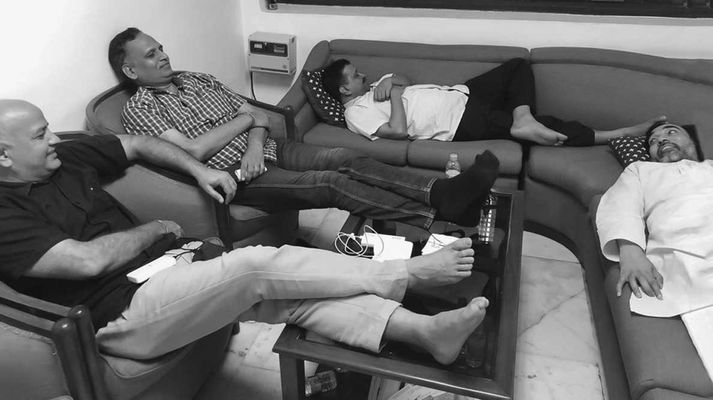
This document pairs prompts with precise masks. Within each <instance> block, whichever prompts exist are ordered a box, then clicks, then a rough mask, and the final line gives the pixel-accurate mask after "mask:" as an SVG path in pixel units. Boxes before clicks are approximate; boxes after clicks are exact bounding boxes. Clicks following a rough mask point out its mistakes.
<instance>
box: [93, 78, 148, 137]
mask: <svg viewBox="0 0 713 400" xmlns="http://www.w3.org/2000/svg"><path fill="white" fill-rule="evenodd" d="M135 92H136V88H135V87H133V86H130V85H126V84H124V85H117V86H114V87H112V88H110V89H107V90H106V91H104V92H102V93H101V94H99V95H98V96H97V97H95V98H93V99H92V101H90V102H89V104H87V108H86V116H87V129H89V130H91V131H93V132H96V133H101V134H103V135H109V134H112V135H118V134H125V133H126V130H125V129H124V125H123V124H122V123H121V111H122V110H123V109H124V104H126V102H127V101H128V100H129V98H131V96H133V95H134V93H135Z"/></svg>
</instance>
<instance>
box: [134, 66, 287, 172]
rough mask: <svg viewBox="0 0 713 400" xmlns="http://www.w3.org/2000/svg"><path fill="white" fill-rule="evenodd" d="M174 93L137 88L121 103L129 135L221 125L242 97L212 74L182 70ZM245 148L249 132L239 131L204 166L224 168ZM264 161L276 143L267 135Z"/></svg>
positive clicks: (192, 132)
mask: <svg viewBox="0 0 713 400" xmlns="http://www.w3.org/2000/svg"><path fill="white" fill-rule="evenodd" d="M173 82H174V84H176V86H177V87H178V94H177V95H174V94H171V93H169V92H167V91H165V90H160V89H155V88H149V87H143V86H142V87H139V89H138V90H137V91H136V93H135V94H134V95H133V96H132V97H131V98H130V99H129V101H128V102H127V103H126V105H125V106H124V112H123V113H122V115H121V122H122V123H123V124H124V128H125V129H126V131H127V132H128V133H130V134H132V135H149V136H156V137H158V136H160V135H161V134H162V133H164V132H165V131H167V130H169V129H176V130H178V131H179V132H181V133H183V134H184V135H186V136H187V137H188V138H190V139H195V138H197V137H198V136H200V135H202V134H204V133H206V132H208V131H209V130H211V129H213V128H215V127H216V126H220V125H222V124H224V123H226V122H228V121H230V120H232V119H233V118H235V117H236V116H237V115H238V110H239V109H240V107H241V106H242V105H243V104H245V100H244V99H243V98H242V97H240V95H238V94H237V93H235V92H233V91H232V90H230V89H228V88H227V87H226V86H225V85H223V84H222V83H220V82H219V81H218V80H217V79H215V78H214V77H213V76H211V75H208V74H201V73H197V72H182V73H180V74H178V75H176V77H174V78H173ZM247 148H248V132H242V133H241V134H239V135H237V136H236V137H235V138H233V140H231V141H230V142H229V143H228V144H227V145H226V146H225V147H223V148H222V149H221V150H220V151H219V152H217V153H216V154H215V155H214V156H213V157H211V158H210V159H209V160H208V161H207V162H206V165H207V166H209V167H211V168H216V169H223V168H227V167H229V166H231V165H233V164H235V163H237V162H238V161H240V160H241V159H242V157H243V154H244V153H245V151H246V150H247ZM263 152H264V154H265V161H272V162H276V161H277V145H276V143H275V141H274V140H272V139H270V138H268V139H267V140H265V145H264V146H263Z"/></svg>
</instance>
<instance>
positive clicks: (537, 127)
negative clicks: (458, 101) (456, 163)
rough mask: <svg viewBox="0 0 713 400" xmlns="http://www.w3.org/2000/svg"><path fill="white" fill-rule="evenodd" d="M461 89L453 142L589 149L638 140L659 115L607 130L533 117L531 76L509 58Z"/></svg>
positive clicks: (522, 61) (520, 62) (529, 70)
mask: <svg viewBox="0 0 713 400" xmlns="http://www.w3.org/2000/svg"><path fill="white" fill-rule="evenodd" d="M466 85H467V86H468V88H469V89H470V92H471V96H470V98H469V99H468V103H467V105H466V111H465V113H464V115H463V119H462V120H461V124H460V125H459V127H458V131H457V132H456V136H455V138H454V140H478V139H489V138H508V137H512V138H516V139H520V140H525V141H529V142H534V143H537V144H542V145H555V146H556V145H562V144H565V145H568V146H589V145H593V144H603V143H606V142H607V141H608V140H609V139H612V138H615V137H620V136H640V135H643V134H644V133H645V132H646V129H648V127H649V126H651V124H653V123H654V122H656V121H659V120H663V119H665V117H663V116H659V117H655V118H652V119H650V120H647V121H644V122H642V123H639V124H636V125H631V126H627V127H623V128H618V129H612V130H595V129H593V128H590V127H588V126H586V125H583V124H582V123H580V122H577V121H564V120H561V119H559V118H557V117H553V116H544V115H537V114H536V112H535V110H534V106H535V78H534V75H533V73H532V68H531V67H530V64H529V63H528V62H527V60H525V59H522V58H514V59H511V60H508V61H506V62H504V63H503V64H501V65H499V66H497V67H495V68H493V69H492V70H490V71H488V72H486V73H484V74H482V75H479V76H477V77H475V78H473V79H471V80H469V81H468V82H466Z"/></svg>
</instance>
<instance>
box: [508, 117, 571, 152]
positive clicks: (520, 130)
mask: <svg viewBox="0 0 713 400" xmlns="http://www.w3.org/2000/svg"><path fill="white" fill-rule="evenodd" d="M510 134H511V135H512V136H513V137H514V138H517V139H521V140H529V141H531V142H535V143H537V144H542V145H547V146H558V145H561V144H562V143H564V141H565V140H567V136H566V135H563V134H561V133H559V132H557V131H554V130H552V129H550V128H548V127H546V126H544V125H542V124H541V123H540V122H538V121H537V120H536V119H535V117H533V116H532V114H530V113H529V112H528V113H526V114H521V115H518V116H516V117H515V118H513V123H512V127H510Z"/></svg>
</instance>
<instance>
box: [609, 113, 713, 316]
mask: <svg viewBox="0 0 713 400" xmlns="http://www.w3.org/2000/svg"><path fill="white" fill-rule="evenodd" d="M647 139H648V146H649V154H650V156H651V160H652V161H653V162H642V161H639V162H634V163H632V164H630V165H629V166H628V167H627V168H626V169H625V170H624V172H622V174H621V176H620V177H619V179H618V180H617V181H616V183H614V185H613V186H612V187H611V188H609V190H607V192H606V193H605V194H604V196H603V197H602V199H601V202H600V204H599V208H598V210H597V217H596V223H597V229H598V231H599V239H600V243H601V246H602V252H603V253H604V255H605V256H606V257H607V258H608V259H610V260H612V261H618V262H619V264H620V268H621V271H620V276H619V280H618V282H617V285H616V291H617V295H618V296H619V295H621V291H622V287H623V286H624V285H625V284H629V286H630V287H631V290H632V292H633V293H634V295H635V296H632V297H631V309H632V311H635V312H638V313H640V314H645V315H652V316H661V317H668V316H674V315H678V314H681V313H684V312H687V311H691V310H695V309H697V308H701V307H704V306H708V305H711V304H713V280H712V279H711V277H712V276H713V267H712V266H713V213H711V209H713V161H711V160H704V161H699V160H700V157H699V155H698V154H699V153H698V152H697V150H696V144H695V142H694V140H692V138H691V136H690V134H689V133H688V132H687V131H686V130H685V129H684V128H682V127H680V126H678V125H675V124H671V123H668V122H659V123H656V124H654V125H652V127H651V128H650V129H649V130H648V132H647ZM664 283H665V285H664ZM642 291H643V292H644V294H646V296H642V294H641V292H642Z"/></svg>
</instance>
